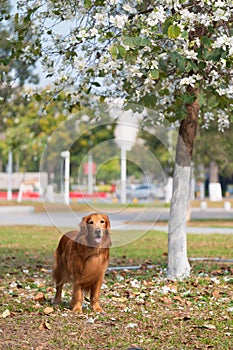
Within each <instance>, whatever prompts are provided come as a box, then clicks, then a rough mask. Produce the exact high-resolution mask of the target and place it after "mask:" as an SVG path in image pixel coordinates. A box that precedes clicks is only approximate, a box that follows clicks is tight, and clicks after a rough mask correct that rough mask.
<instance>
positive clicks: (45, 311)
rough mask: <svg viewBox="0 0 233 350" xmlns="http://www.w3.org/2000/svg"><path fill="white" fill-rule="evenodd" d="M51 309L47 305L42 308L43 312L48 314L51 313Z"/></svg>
mask: <svg viewBox="0 0 233 350" xmlns="http://www.w3.org/2000/svg"><path fill="white" fill-rule="evenodd" d="M53 311H54V310H53V308H52V307H50V306H47V307H46V308H45V309H44V314H45V315H49V314H51V313H52V312H53Z"/></svg>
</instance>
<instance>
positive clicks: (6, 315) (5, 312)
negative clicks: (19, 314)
mask: <svg viewBox="0 0 233 350" xmlns="http://www.w3.org/2000/svg"><path fill="white" fill-rule="evenodd" d="M10 314H11V312H10V310H9V309H6V310H5V311H4V312H3V313H2V315H1V317H2V318H7V317H8V316H10Z"/></svg>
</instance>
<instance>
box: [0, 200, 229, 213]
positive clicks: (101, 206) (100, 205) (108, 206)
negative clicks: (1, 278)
mask: <svg viewBox="0 0 233 350" xmlns="http://www.w3.org/2000/svg"><path fill="white" fill-rule="evenodd" d="M205 201H206V202H207V208H219V209H223V208H224V203H225V202H226V201H229V202H230V203H231V207H232V208H233V198H224V199H223V200H222V201H219V202H212V201H210V200H208V199H206V200H205ZM201 202H202V201H201V200H197V199H195V200H193V201H192V207H193V208H200V204H201ZM0 203H1V206H9V205H23V206H25V205H30V206H34V208H35V211H36V212H44V211H45V207H44V204H43V203H42V201H23V202H21V203H18V202H17V201H10V202H9V201H7V200H1V201H0ZM93 204H94V206H95V208H96V210H101V211H106V210H107V211H108V212H111V210H113V211H115V210H116V209H124V210H129V211H130V210H131V209H134V210H135V209H139V210H140V209H141V208H145V207H146V208H147V209H149V208H169V205H168V204H164V202H163V201H159V200H155V201H154V202H149V203H127V205H123V204H121V203H115V202H112V203H111V202H110V203H109V202H107V203H105V202H93V203H90V204H88V202H86V203H85V202H78V201H76V200H72V202H71V203H70V207H71V208H72V210H74V211H81V212H82V211H88V210H90V209H91V210H92V211H93ZM45 205H46V209H47V210H49V211H64V210H68V209H69V207H67V206H66V205H64V204H63V203H45Z"/></svg>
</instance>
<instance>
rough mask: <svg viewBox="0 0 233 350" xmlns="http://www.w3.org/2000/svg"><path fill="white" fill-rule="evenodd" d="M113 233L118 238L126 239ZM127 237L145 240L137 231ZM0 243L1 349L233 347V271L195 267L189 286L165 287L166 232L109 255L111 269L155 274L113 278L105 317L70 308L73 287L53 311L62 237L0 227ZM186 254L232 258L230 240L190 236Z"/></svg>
mask: <svg viewBox="0 0 233 350" xmlns="http://www.w3.org/2000/svg"><path fill="white" fill-rule="evenodd" d="M115 234H116V235H118V238H119V235H120V234H121V233H120V232H118V233H115ZM129 234H130V235H132V236H133V234H137V235H138V236H140V231H138V232H133V231H132V232H130V233H129ZM0 237H1V241H0V242H1V243H0V256H1V263H0V305H1V306H0V338H1V339H0V340H1V349H3V350H8V349H37V350H45V349H52V350H53V349H54V350H55V349H56V350H57V349H67V350H68V349H80V350H88V349H92V350H97V349H112V350H116V349H121V350H123V349H127V348H129V347H130V346H135V347H138V348H141V349H143V350H149V349H150V350H153V349H166V350H167V349H220V350H221V349H222V350H223V349H224V350H226V349H231V347H232V338H231V336H232V331H233V325H232V323H231V320H232V311H233V304H232V295H233V277H232V274H233V268H232V266H231V265H227V264H218V265H216V264H215V265H207V264H204V263H202V264H200V263H198V264H192V268H193V272H192V275H191V276H190V278H189V279H187V280H184V281H179V282H171V281H167V280H166V278H165V273H164V267H165V266H166V254H167V235H166V234H165V233H163V232H157V231H151V232H148V233H147V234H146V235H144V236H143V237H141V238H140V239H137V240H135V241H134V242H133V243H132V244H129V245H125V246H121V247H115V248H113V249H111V262H110V264H111V265H113V266H115V265H128V264H142V263H144V262H149V263H152V264H155V267H154V268H153V269H151V270H147V269H142V270H137V271H133V272H129V271H121V272H116V271H114V272H111V273H108V274H107V275H106V278H105V281H104V285H103V289H102V294H101V303H102V306H103V308H104V310H105V313H104V314H93V313H92V312H91V310H89V308H88V303H87V308H86V309H85V310H84V314H83V315H77V314H75V313H73V312H72V311H70V309H69V306H68V305H69V300H70V295H71V288H70V286H69V285H67V287H66V288H65V290H64V297H63V300H64V303H63V305H62V306H58V307H53V306H52V305H51V301H52V298H53V296H54V287H53V283H52V281H51V266H52V262H53V252H54V250H55V248H56V245H57V242H58V240H59V237H60V232H59V231H58V230H56V229H52V228H45V227H28V226H25V227H24V226H22V227H20V226H16V227H0ZM188 247H189V256H190V257H191V256H192V257H198V256H199V257H200V256H203V257H224V258H232V250H233V249H232V248H233V236H232V235H188ZM39 292H40V293H41V294H40V297H39V296H38V293H39ZM48 307H49V308H50V309H49V310H48ZM46 310H47V311H46ZM48 311H49V312H48ZM1 316H2V317H1Z"/></svg>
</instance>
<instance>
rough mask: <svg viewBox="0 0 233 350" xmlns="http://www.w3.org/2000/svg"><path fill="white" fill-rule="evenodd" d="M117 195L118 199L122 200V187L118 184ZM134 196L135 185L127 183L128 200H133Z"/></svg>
mask: <svg viewBox="0 0 233 350" xmlns="http://www.w3.org/2000/svg"><path fill="white" fill-rule="evenodd" d="M116 197H117V199H118V200H121V187H120V186H119V187H118V186H117V188H116ZM133 198H134V186H132V185H129V184H127V185H126V200H127V202H131V201H132V200H133Z"/></svg>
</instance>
